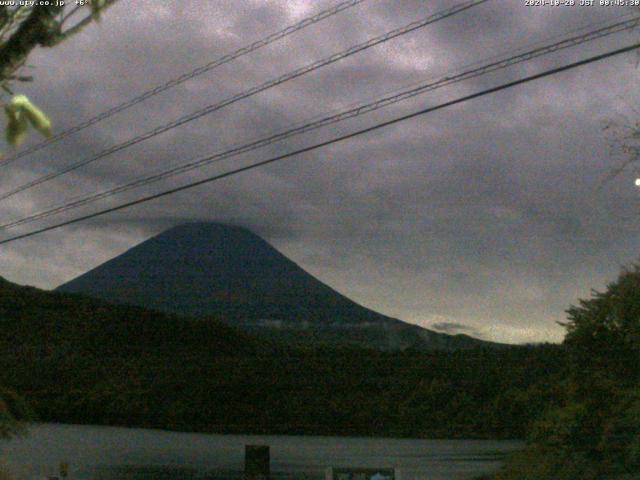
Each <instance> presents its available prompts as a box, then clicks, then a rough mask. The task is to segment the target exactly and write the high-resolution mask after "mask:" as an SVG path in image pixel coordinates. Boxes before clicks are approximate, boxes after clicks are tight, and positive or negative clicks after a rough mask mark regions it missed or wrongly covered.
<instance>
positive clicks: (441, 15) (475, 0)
mask: <svg viewBox="0 0 640 480" xmlns="http://www.w3.org/2000/svg"><path fill="white" fill-rule="evenodd" d="M488 1H489V0H469V1H466V2H463V3H460V4H457V5H455V6H453V7H451V8H448V9H446V10H442V11H440V12H438V13H435V14H433V15H430V16H428V17H425V18H423V19H421V20H418V21H415V22H411V23H409V24H407V25H405V26H404V27H400V28H397V29H394V30H391V31H390V32H387V33H385V34H383V35H380V36H377V37H374V38H372V39H370V40H368V41H366V42H364V43H361V44H358V45H355V46H353V47H350V48H348V49H347V50H344V51H342V52H339V53H336V54H333V55H331V56H330V57H327V58H325V59H322V60H318V61H317V62H314V63H311V64H309V65H306V66H304V67H301V68H299V69H297V70H294V71H293V72H290V73H287V74H285V75H282V76H280V77H278V78H276V79H273V80H271V81H268V82H266V83H263V84H261V85H259V86H256V87H253V88H251V89H249V90H247V91H244V92H242V93H239V94H237V95H234V96H233V97H230V98H227V99H225V100H223V101H221V102H219V103H216V104H213V105H209V106H207V107H205V108H203V109H201V110H197V111H196V112H193V113H191V114H189V115H186V116H183V117H181V118H179V119H177V120H174V121H173V122H170V123H168V124H165V125H162V126H160V127H157V128H155V129H153V130H151V131H149V132H147V133H144V134H142V135H138V136H136V137H134V138H132V139H130V140H128V141H126V142H123V143H120V144H118V145H115V146H113V147H110V148H108V149H106V150H103V151H102V152H100V153H98V154H97V155H95V156H93V157H90V158H88V159H85V160H81V161H79V162H76V163H73V164H71V165H69V166H67V167H65V168H63V169H62V170H59V171H57V172H53V173H50V174H47V175H44V176H41V177H39V178H37V179H35V180H32V181H30V182H27V183H25V184H23V185H21V186H19V187H17V188H15V189H13V190H10V191H9V192H6V193H3V194H0V201H1V200H5V199H7V198H9V197H12V196H14V195H16V194H17V193H20V192H23V191H25V190H28V189H30V188H32V187H35V186H37V185H41V184H43V183H45V182H48V181H49V180H53V179H54V178H58V177H60V176H61V175H64V174H66V173H69V172H72V171H74V170H77V169H78V168H81V167H83V166H85V165H88V164H90V163H93V162H95V161H97V160H99V159H101V158H104V157H106V156H108V155H111V154H112V153H115V152H119V151H121V150H124V149H125V148H128V147H130V146H133V145H136V144H138V143H140V142H143V141H145V140H148V139H150V138H152V137H155V136H157V135H160V134H161V133H164V132H167V131H169V130H172V129H174V128H176V127H179V126H181V125H184V124H186V123H189V122H192V121H194V120H196V119H198V118H200V117H203V116H205V115H208V114H210V113H213V112H215V111H217V110H220V109H222V108H224V107H226V106H228V105H231V104H233V103H236V102H238V101H240V100H243V99H245V98H248V97H251V96H253V95H256V94H258V93H260V92H263V91H265V90H268V89H270V88H273V87H275V86H277V85H280V84H282V83H285V82H287V81H289V80H292V79H294V78H298V77H301V76H302V75H305V74H307V73H310V72H313V71H314V70H318V69H319V68H321V67H324V66H326V65H329V64H332V63H335V62H337V61H339V60H342V59H343V58H346V57H349V56H351V55H354V54H356V53H358V52H361V51H363V50H366V49H369V48H371V47H374V46H376V45H379V44H381V43H384V42H387V41H389V40H392V39H394V38H396V37H399V36H401V35H405V34H407V33H410V32H413V31H415V30H417V29H419V28H423V27H426V26H427V25H429V24H432V23H435V22H437V21H440V20H443V19H445V18H448V17H450V16H453V15H455V14H457V13H460V12H462V11H465V10H467V9H469V8H472V7H475V6H477V5H480V4H482V3H486V2H488Z"/></svg>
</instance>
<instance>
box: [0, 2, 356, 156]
mask: <svg viewBox="0 0 640 480" xmlns="http://www.w3.org/2000/svg"><path fill="white" fill-rule="evenodd" d="M364 1H365V0H348V1H345V2H342V3H339V4H338V5H335V6H334V7H332V8H329V9H327V10H323V11H321V12H318V13H316V14H315V15H313V16H311V17H307V18H305V19H303V20H301V21H300V22H298V23H295V24H293V25H289V26H288V27H286V28H284V29H283V30H280V31H279V32H276V33H272V34H271V35H268V36H267V37H265V38H263V39H262V40H258V41H256V42H253V43H252V44H250V45H247V46H245V47H242V48H240V49H238V50H236V51H235V52H233V53H230V54H227V55H224V56H222V57H220V58H218V59H216V60H213V61H211V62H209V63H207V64H206V65H203V66H201V67H198V68H196V69H194V70H192V71H190V72H188V73H185V74H183V75H180V76H179V77H177V78H174V79H171V80H169V81H167V82H166V83H164V84H162V85H158V86H156V87H154V88H151V89H149V90H147V91H145V92H143V93H141V94H140V95H138V96H137V97H134V98H132V99H130V100H128V101H126V102H123V103H121V104H119V105H116V106H115V107H113V108H110V109H109V110H106V111H104V112H101V113H99V114H98V115H96V116H95V117H92V118H90V119H88V120H86V121H84V122H82V123H79V124H77V125H75V126H73V127H70V128H68V129H67V130H64V131H62V132H60V133H58V134H56V135H54V136H52V137H51V138H48V139H47V140H45V141H43V142H40V143H38V144H36V145H33V146H32V147H29V148H27V149H25V150H23V151H21V152H18V153H15V154H13V155H10V156H9V157H7V158H5V159H4V160H2V161H0V166H6V165H9V164H10V163H13V162H15V161H16V160H18V159H19V158H22V157H26V156H27V155H30V154H32V153H34V152H37V151H39V150H42V149H43V148H45V147H47V146H49V145H51V144H53V143H56V142H58V141H60V140H62V139H63V138H67V137H68V136H70V135H73V134H74V133H77V132H79V131H81V130H84V129H85V128H87V127H90V126H92V125H95V124H96V123H98V122H101V121H102V120H105V119H107V118H109V117H111V116H113V115H115V114H116V113H120V112H122V111H124V110H127V109H128V108H131V107H133V106H134V105H137V104H139V103H141V102H143V101H145V100H147V99H148V98H151V97H153V96H155V95H158V94H160V93H162V92H165V91H167V90H169V89H171V88H173V87H177V86H178V85H180V84H182V83H184V82H186V81H187V80H190V79H192V78H194V77H197V76H198V75H202V74H203V73H206V72H209V71H211V70H213V69H215V68H217V67H219V66H221V65H224V64H226V63H229V62H232V61H233V60H235V59H237V58H239V57H242V56H244V55H247V54H249V53H251V52H255V51H256V50H258V49H260V48H262V47H266V46H267V45H269V44H271V43H274V42H276V41H278V40H281V39H283V38H284V37H287V36H288V35H291V34H292V33H295V32H297V31H299V30H302V29H303V28H306V27H308V26H310V25H313V24H315V23H318V22H320V21H322V20H324V19H326V18H329V17H331V16H333V15H336V14H338V13H340V12H342V11H344V10H347V9H348V8H351V7H354V6H356V5H358V4H360V3H362V2H364Z"/></svg>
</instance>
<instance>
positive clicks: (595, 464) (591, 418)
mask: <svg viewBox="0 0 640 480" xmlns="http://www.w3.org/2000/svg"><path fill="white" fill-rule="evenodd" d="M567 313H568V320H567V323H566V328H567V335H566V338H565V342H564V345H563V348H564V349H565V351H566V354H567V359H568V363H567V367H568V370H567V374H566V377H565V378H564V379H563V381H562V383H561V385H562V389H563V391H564V394H562V395H560V397H561V398H564V401H563V402H562V403H561V404H560V405H558V404H550V405H548V406H547V407H546V408H544V413H543V414H542V415H540V416H539V417H538V418H537V419H536V420H535V421H534V422H532V423H531V424H530V427H529V428H528V430H527V436H528V440H529V445H528V447H527V449H526V450H524V451H523V452H520V453H518V454H516V455H515V456H514V457H513V458H511V460H510V461H509V462H508V463H507V465H506V467H505V468H504V469H503V471H502V472H500V474H499V475H498V476H497V478H498V479H499V480H514V479H524V480H527V479H531V480H533V479H535V480H565V479H566V480H573V479H578V478H579V479H581V480H596V479H637V478H640V267H639V266H633V267H631V268H629V269H627V270H625V271H623V272H622V273H621V275H620V276H619V278H618V279H617V281H615V282H613V283H611V284H610V285H608V287H607V289H606V291H605V292H602V293H600V292H594V294H593V296H592V298H590V299H588V300H581V301H580V302H579V304H578V305H577V306H574V307H571V308H570V309H569V310H568V311H567Z"/></svg>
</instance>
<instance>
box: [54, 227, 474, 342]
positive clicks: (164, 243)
mask: <svg viewBox="0 0 640 480" xmlns="http://www.w3.org/2000/svg"><path fill="white" fill-rule="evenodd" d="M58 290H59V291H62V292H72V293H82V294H86V295H89V296H92V297H95V298H101V299H104V300H106V301H108V302H111V303H122V304H130V305H138V306H142V307H145V308H149V309H155V310H159V311H163V312H169V313H175V314H179V315H182V316H191V317H201V316H215V317H216V318H218V319H220V320H221V321H224V322H228V323H230V324H232V325H234V326H237V327H239V328H242V329H244V330H247V331H250V332H253V333H256V334H259V335H262V336H266V337H269V338H275V339H280V340H284V341H289V342H295V343H302V344H310V343H311V344H315V345H318V344H325V345H353V346H365V347H372V348H378V349H383V350H397V349H407V348H416V349H421V350H455V349H461V348H473V347H476V346H480V345H486V344H487V343H485V342H482V341H480V340H478V339H474V338H472V337H469V336H466V335H455V336H451V335H446V334H442V333H437V332H434V331H431V330H428V329H424V328H421V327H418V326H416V325H412V324H408V323H405V322H402V321H400V320H397V319H393V318H389V317H386V316H384V315H381V314H379V313H377V312H374V311H372V310H370V309H368V308H365V307H363V306H361V305H358V304H357V303H355V302H354V301H352V300H350V299H349V298H347V297H345V296H344V295H342V294H340V293H338V292H336V291H335V290H333V289H332V288H330V287H329V286H327V285H325V284H324V283H322V282H320V281H319V280H317V279H316V278H314V277H313V276H312V275H310V274H309V273H307V272H306V271H304V270H303V269H302V268H300V267H299V266H298V265H297V264H295V263H294V262H292V261H291V260H289V259H288V258H287V257H285V256H284V255H282V254H281V253H280V252H278V251H277V250H276V249H275V248H273V247H272V246H271V245H269V244H268V243H267V242H266V241H264V240H263V239H262V238H260V237H259V236H257V235H255V234H254V233H252V232H250V231H249V230H246V229H244V228H240V227H235V226H229V225H222V224H216V223H192V224H186V225H181V226H178V227H174V228H172V229H169V230H167V231H165V232H163V233H161V234H159V235H157V236H155V237H153V238H151V239H149V240H146V241H144V242H142V243H141V244H139V245H137V246H135V247H133V248H131V249H130V250H128V251H126V252H125V253H123V254H122V255H119V256H117V257H115V258H113V259H111V260H109V261H107V262H105V263H104V264H102V265H99V266H98V267H96V268H94V269H93V270H90V271H89V272H86V273H85V274H83V275H80V276H79V277H77V278H75V279H73V280H71V281H70V282H67V283H65V284H63V285H61V286H60V287H58Z"/></svg>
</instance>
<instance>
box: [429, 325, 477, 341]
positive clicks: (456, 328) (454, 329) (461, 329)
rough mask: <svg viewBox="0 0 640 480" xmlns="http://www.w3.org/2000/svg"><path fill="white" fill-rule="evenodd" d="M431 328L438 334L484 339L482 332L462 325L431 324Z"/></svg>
mask: <svg viewBox="0 0 640 480" xmlns="http://www.w3.org/2000/svg"><path fill="white" fill-rule="evenodd" d="M431 328H432V329H434V330H437V331H438V332H442V333H447V334H449V335H458V334H465V335H471V336H474V337H477V338H482V332H480V331H479V330H478V329H477V328H473V327H469V326H467V325H463V324H462V323H454V322H438V323H433V324H431Z"/></svg>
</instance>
